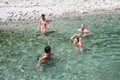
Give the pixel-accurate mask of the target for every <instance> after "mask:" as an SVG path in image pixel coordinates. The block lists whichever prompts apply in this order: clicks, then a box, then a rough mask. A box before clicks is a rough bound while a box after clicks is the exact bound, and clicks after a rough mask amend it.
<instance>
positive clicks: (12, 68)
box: [0, 13, 120, 80]
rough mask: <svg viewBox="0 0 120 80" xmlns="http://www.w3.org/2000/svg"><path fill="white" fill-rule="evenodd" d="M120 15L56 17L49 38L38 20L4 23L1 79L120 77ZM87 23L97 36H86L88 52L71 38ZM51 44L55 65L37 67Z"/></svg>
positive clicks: (0, 38)
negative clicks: (40, 57) (75, 48)
mask: <svg viewBox="0 0 120 80" xmlns="http://www.w3.org/2000/svg"><path fill="white" fill-rule="evenodd" d="M119 15H120V14H118V13H116V14H109V15H105V14H104V15H92V16H84V17H82V19H53V20H52V22H51V28H50V29H49V30H48V31H47V37H46V39H45V40H43V39H41V36H40V34H39V31H38V30H37V21H27V22H26V21H22V22H14V23H8V24H7V25H4V24H3V25H2V24H1V25H0V27H2V28H1V29H0V80H120V16H119ZM82 23H84V24H85V25H86V27H87V28H88V29H89V30H90V31H91V32H92V33H93V35H91V36H88V37H86V38H83V42H82V44H83V47H84V48H86V49H87V50H86V51H83V52H80V51H79V52H76V51H75V50H74V48H73V46H72V43H71V42H70V41H69V38H70V37H71V35H73V34H74V31H75V30H76V29H77V28H78V27H79V25H80V24H82ZM46 45H50V46H51V48H52V53H53V60H52V63H51V64H41V66H40V67H38V68H36V67H35V66H36V64H37V56H39V55H40V54H42V53H43V49H44V47H45V46H46Z"/></svg>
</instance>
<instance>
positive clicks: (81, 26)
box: [76, 24, 91, 36]
mask: <svg viewBox="0 0 120 80" xmlns="http://www.w3.org/2000/svg"><path fill="white" fill-rule="evenodd" d="M76 31H77V32H79V33H80V34H81V35H83V36H86V35H91V32H90V31H89V30H87V29H86V28H85V25H84V24H82V25H80V28H79V29H77V30H76Z"/></svg>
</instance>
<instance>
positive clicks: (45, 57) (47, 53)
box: [37, 46, 51, 66]
mask: <svg viewBox="0 0 120 80" xmlns="http://www.w3.org/2000/svg"><path fill="white" fill-rule="evenodd" d="M45 60H51V47H50V46H46V47H45V48H44V53H43V54H42V55H41V56H40V57H39V58H38V63H37V66H40V63H41V62H42V61H45Z"/></svg>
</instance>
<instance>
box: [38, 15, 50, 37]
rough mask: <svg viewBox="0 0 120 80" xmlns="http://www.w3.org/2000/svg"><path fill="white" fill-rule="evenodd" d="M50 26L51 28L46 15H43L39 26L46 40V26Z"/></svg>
mask: <svg viewBox="0 0 120 80" xmlns="http://www.w3.org/2000/svg"><path fill="white" fill-rule="evenodd" d="M47 25H48V28H49V26H50V24H49V20H47V19H46V18H45V14H42V15H41V18H40V21H39V24H38V28H39V30H40V32H41V34H42V37H43V38H44V37H45V33H46V26H47Z"/></svg>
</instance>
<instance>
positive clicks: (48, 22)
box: [46, 20, 50, 28]
mask: <svg viewBox="0 0 120 80" xmlns="http://www.w3.org/2000/svg"><path fill="white" fill-rule="evenodd" d="M46 21H47V24H48V28H50V21H49V20H46Z"/></svg>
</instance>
